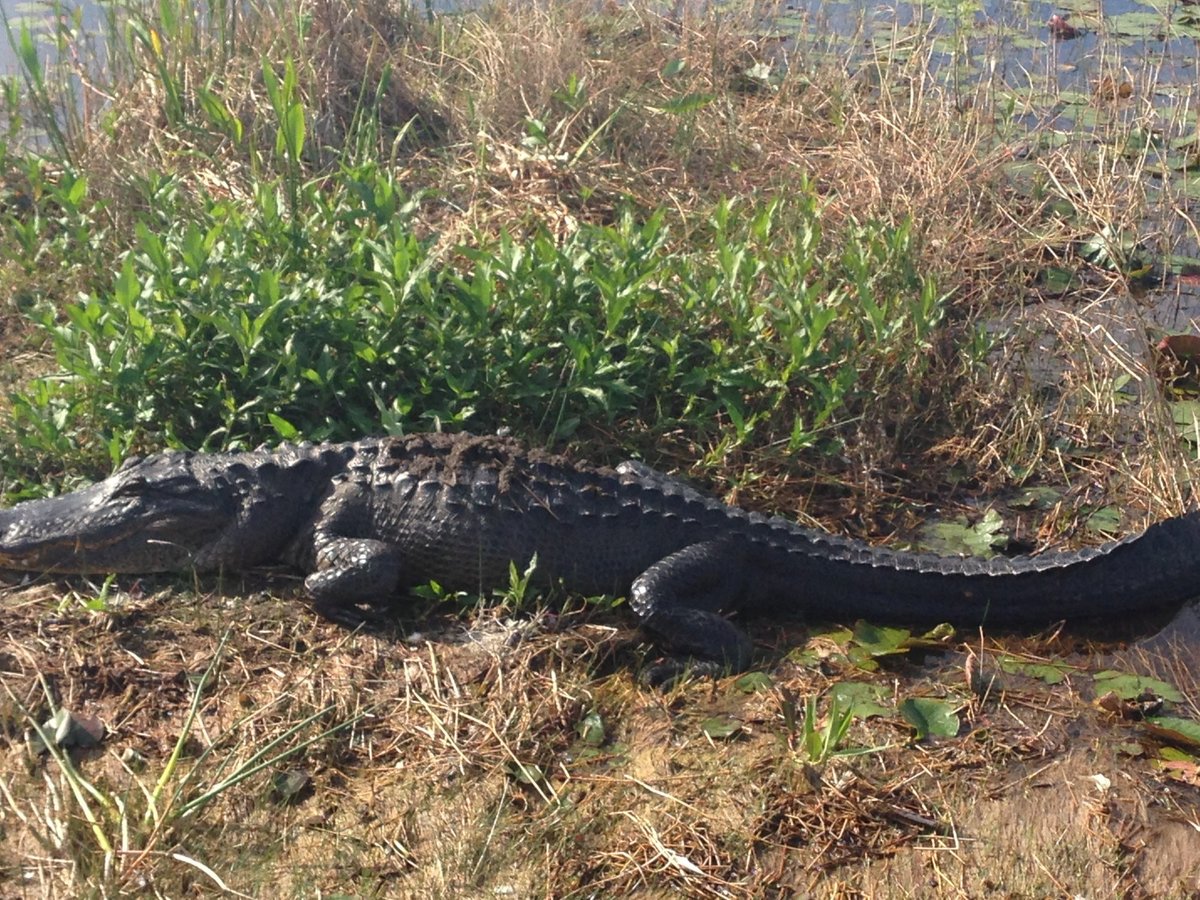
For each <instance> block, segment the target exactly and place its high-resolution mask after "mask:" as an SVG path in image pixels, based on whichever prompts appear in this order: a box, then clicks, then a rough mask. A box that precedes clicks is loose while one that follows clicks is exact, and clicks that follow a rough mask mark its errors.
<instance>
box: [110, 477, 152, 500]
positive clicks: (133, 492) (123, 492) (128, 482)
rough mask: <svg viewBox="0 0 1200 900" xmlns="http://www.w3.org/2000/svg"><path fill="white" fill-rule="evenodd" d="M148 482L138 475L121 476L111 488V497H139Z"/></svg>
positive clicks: (144, 490) (144, 491)
mask: <svg viewBox="0 0 1200 900" xmlns="http://www.w3.org/2000/svg"><path fill="white" fill-rule="evenodd" d="M148 484H149V482H147V481H146V479H145V478H142V477H140V476H133V477H128V478H122V479H121V481H120V483H119V484H117V485H116V487H114V488H113V490H112V493H111V494H110V496H112V497H140V496H142V495H143V494H145V493H146V487H147V486H148Z"/></svg>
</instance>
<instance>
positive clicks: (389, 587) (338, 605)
mask: <svg viewBox="0 0 1200 900" xmlns="http://www.w3.org/2000/svg"><path fill="white" fill-rule="evenodd" d="M314 549H315V550H316V557H317V567H316V570H315V571H313V572H312V573H311V574H310V575H309V576H308V577H307V578H305V579H304V588H305V590H307V591H308V595H309V596H310V597H311V598H312V601H313V609H315V610H316V611H317V612H318V613H319V614H320V615H322V616H325V617H326V618H327V619H332V620H333V621H335V622H341V623H343V624H359V623H361V621H362V618H363V617H362V614H361V612H360V611H359V610H358V609H357V607H358V606H359V605H361V604H370V605H376V606H377V605H382V604H383V603H385V602H387V601H388V600H390V599H391V598H392V597H393V596H394V595H395V594H396V591H397V589H398V588H399V586H400V575H401V571H402V566H401V559H400V553H399V551H398V550H397V548H396V547H395V546H394V545H392V544H388V543H385V542H384V541H375V540H370V539H368V538H347V537H335V536H332V535H325V536H322V535H317V538H316V540H315V541H314Z"/></svg>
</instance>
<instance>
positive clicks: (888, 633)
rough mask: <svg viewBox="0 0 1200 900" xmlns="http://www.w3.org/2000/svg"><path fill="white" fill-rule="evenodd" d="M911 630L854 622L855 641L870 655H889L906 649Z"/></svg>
mask: <svg viewBox="0 0 1200 900" xmlns="http://www.w3.org/2000/svg"><path fill="white" fill-rule="evenodd" d="M911 637H912V632H911V631H908V630H907V629H905V628H888V627H885V626H881V625H873V624H871V623H870V622H865V621H861V620H860V621H858V622H855V623H854V640H855V642H856V643H857V644H858V645H859V646H860V647H862V648H863V649H864V650H866V651H867V652H868V653H870V654H871V655H872V656H890V655H893V654H896V653H904V652H905V651H906V650H907V649H908V644H909V639H910V638H911Z"/></svg>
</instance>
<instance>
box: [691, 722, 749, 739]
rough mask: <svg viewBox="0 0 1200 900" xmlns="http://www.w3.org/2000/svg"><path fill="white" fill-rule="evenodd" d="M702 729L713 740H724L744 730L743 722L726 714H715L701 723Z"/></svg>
mask: <svg viewBox="0 0 1200 900" xmlns="http://www.w3.org/2000/svg"><path fill="white" fill-rule="evenodd" d="M700 730H701V731H702V732H704V734H705V736H706V737H709V738H712V739H713V740H723V739H726V738H731V737H733V736H735V735H736V734H737V733H738V732H740V731H741V730H742V723H741V722H739V721H737V720H736V719H731V718H728V717H725V716H714V717H712V718H708V719H705V720H704V721H703V722H701V723H700Z"/></svg>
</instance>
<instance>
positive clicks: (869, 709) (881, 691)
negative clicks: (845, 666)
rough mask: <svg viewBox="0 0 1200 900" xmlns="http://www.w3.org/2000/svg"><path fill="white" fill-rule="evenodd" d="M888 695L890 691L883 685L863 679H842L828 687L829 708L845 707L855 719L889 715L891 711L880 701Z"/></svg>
mask: <svg viewBox="0 0 1200 900" xmlns="http://www.w3.org/2000/svg"><path fill="white" fill-rule="evenodd" d="M889 696H890V692H889V691H888V689H887V688H885V687H884V686H883V685H879V684H869V683H867V682H865V681H842V682H839V683H837V684H835V685H834V686H833V687H831V688H830V689H829V702H830V706H831V708H832V707H840V708H843V709H846V710H848V712H849V714H850V716H851V717H852V718H855V719H868V718H870V717H871V716H887V715H891V712H892V711H891V710H890V709H889V708H888V707H886V706H884V705H882V702H881V701H884V700H887V699H888V697H889Z"/></svg>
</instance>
